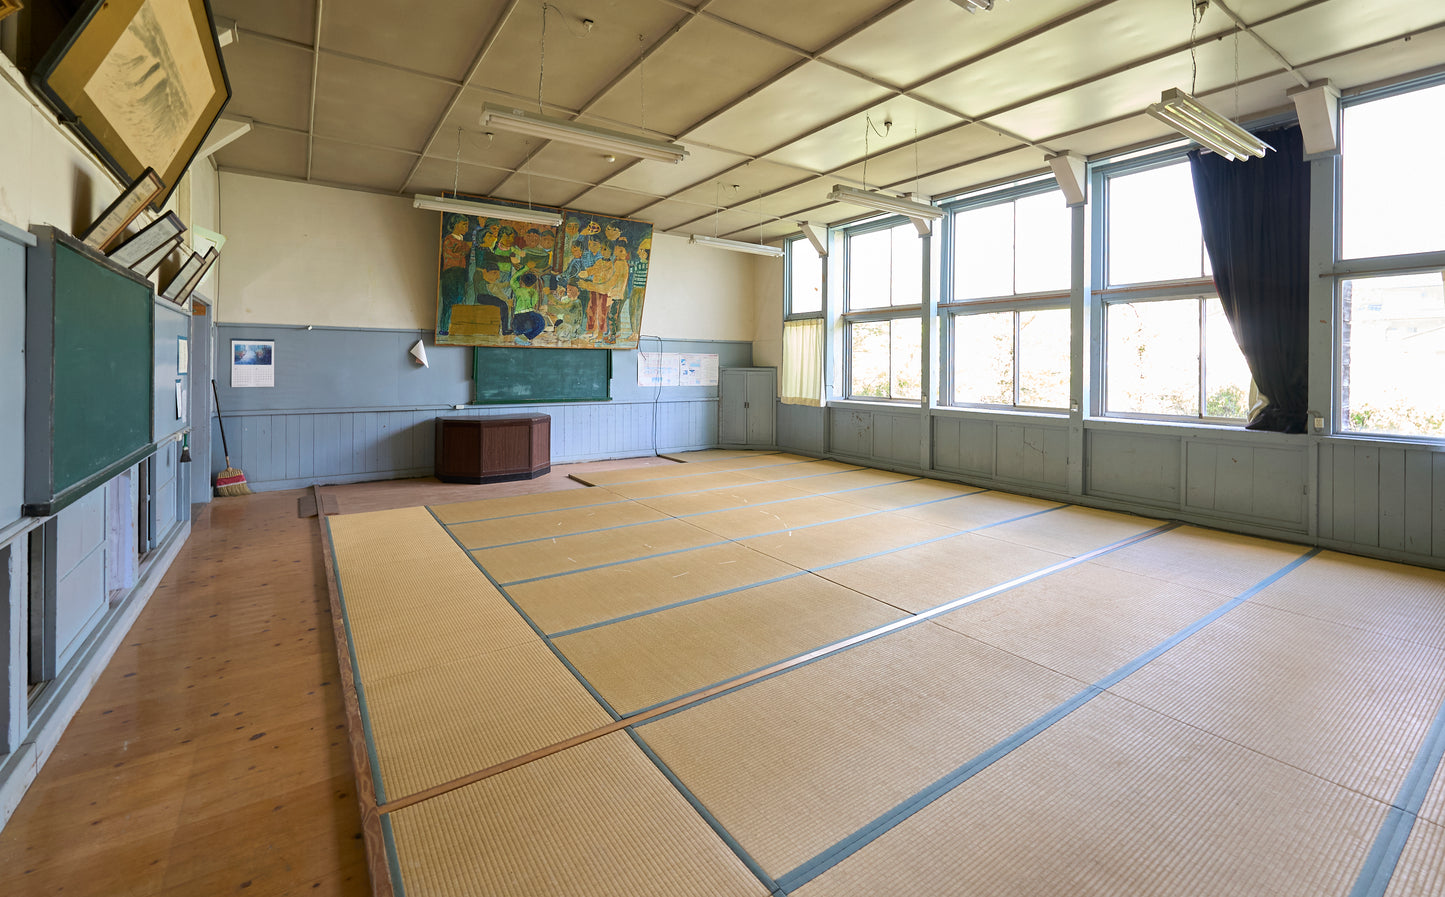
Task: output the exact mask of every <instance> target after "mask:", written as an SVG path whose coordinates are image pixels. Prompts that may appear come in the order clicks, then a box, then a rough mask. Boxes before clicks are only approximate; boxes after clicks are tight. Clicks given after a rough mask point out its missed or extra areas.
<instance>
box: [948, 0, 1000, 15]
mask: <svg viewBox="0 0 1445 897" xmlns="http://www.w3.org/2000/svg"><path fill="white" fill-rule="evenodd" d="M953 2H954V3H956V4H958V5H959V6H962V7H963V8H964V9H966V10H968V11H969V12H970V13H975V12H988V11H989V10H991V9H993V4H994V0H953Z"/></svg>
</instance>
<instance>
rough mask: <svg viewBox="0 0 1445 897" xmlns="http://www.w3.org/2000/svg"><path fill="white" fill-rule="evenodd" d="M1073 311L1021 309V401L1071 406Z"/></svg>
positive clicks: (1041, 406) (1030, 404) (1038, 405)
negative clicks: (1070, 328) (1071, 323)
mask: <svg viewBox="0 0 1445 897" xmlns="http://www.w3.org/2000/svg"><path fill="white" fill-rule="evenodd" d="M1069 324H1070V319H1069V310H1068V309H1067V308H1049V309H1043V310H1040V311H1025V312H1019V361H1018V365H1019V404H1020V405H1026V406H1030V407H1034V408H1067V407H1069V349H1070V347H1069Z"/></svg>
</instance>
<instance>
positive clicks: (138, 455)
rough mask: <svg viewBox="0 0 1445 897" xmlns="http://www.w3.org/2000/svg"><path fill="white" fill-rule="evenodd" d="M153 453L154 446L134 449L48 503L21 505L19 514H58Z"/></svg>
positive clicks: (39, 515)
mask: <svg viewBox="0 0 1445 897" xmlns="http://www.w3.org/2000/svg"><path fill="white" fill-rule="evenodd" d="M163 441H169V440H163ZM155 453H156V447H155V446H154V445H147V446H144V447H142V448H139V449H136V450H135V451H134V452H131V453H130V454H129V455H126V456H125V457H124V458H121V459H120V460H119V461H116V462H114V463H112V464H109V465H107V466H106V467H105V469H103V470H100V471H98V472H96V473H93V474H91V475H90V476H88V477H86V478H85V479H83V480H81V481H80V482H78V483H76V484H75V485H74V486H70V487H68V488H66V489H63V490H61V492H60V494H59V495H57V496H55V497H54V498H52V499H50V500H49V501H43V502H34V503H30V504H24V505H21V506H20V513H21V514H23V515H24V516H26V517H50V516H52V515H54V514H59V513H60V512H61V511H62V510H64V509H65V508H66V507H68V506H69V505H72V504H75V503H76V502H77V501H80V500H81V499H82V498H84V497H85V496H86V495H87V494H89V493H90V492H91V491H92V490H94V489H96V488H97V487H99V486H103V485H105V484H106V483H107V482H109V481H110V479H111V478H112V477H114V476H116V475H118V474H119V473H120V472H121V471H123V470H126V469H127V468H130V467H134V466H135V465H137V464H139V463H140V462H142V461H144V460H145V459H147V458H149V457H150V456H151V455H154V454H155Z"/></svg>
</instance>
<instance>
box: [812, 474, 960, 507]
mask: <svg viewBox="0 0 1445 897" xmlns="http://www.w3.org/2000/svg"><path fill="white" fill-rule="evenodd" d="M985 491H986V490H984V489H980V488H979V487H977V486H964V485H961V484H959V483H945V482H943V481H942V480H907V481H906V482H902V483H888V484H886V485H883V486H878V487H876V488H873V489H858V490H856V491H853V492H845V493H843V494H841V495H838V496H836V497H837V498H838V499H839V500H841V501H846V502H852V503H853V504H855V505H863V506H864V507H865V508H875V509H877V510H880V511H892V510H896V509H899V508H905V507H909V506H913V505H922V504H925V503H937V502H941V501H950V500H954V499H959V498H962V497H963V496H972V495H982V494H983V493H984V492H985Z"/></svg>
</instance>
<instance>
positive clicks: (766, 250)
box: [688, 234, 783, 258]
mask: <svg viewBox="0 0 1445 897" xmlns="http://www.w3.org/2000/svg"><path fill="white" fill-rule="evenodd" d="M688 242H690V243H692V244H694V245H696V246H711V247H712V248H714V249H731V250H732V251H733V252H751V253H752V254H753V255H769V256H772V257H773V258H778V257H779V256H781V255H782V254H783V249H782V247H781V246H768V245H766V244H763V243H744V242H742V241H740V240H724V239H722V238H721V237H704V236H702V235H701V234H693V235H692V239H691V240H690V241H688Z"/></svg>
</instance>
